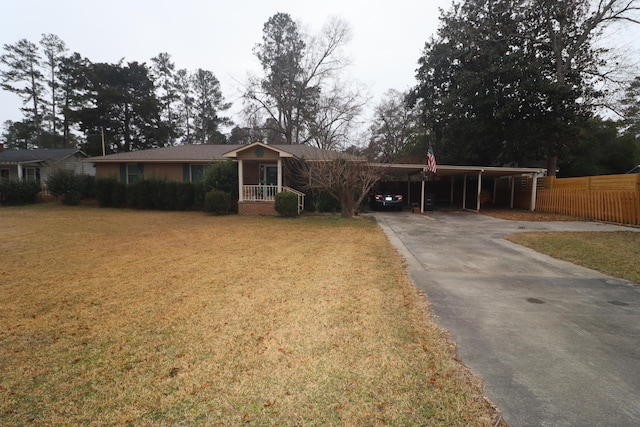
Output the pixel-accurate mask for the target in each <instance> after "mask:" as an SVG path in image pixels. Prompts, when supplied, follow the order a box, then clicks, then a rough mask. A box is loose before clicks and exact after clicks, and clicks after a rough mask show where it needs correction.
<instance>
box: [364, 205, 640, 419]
mask: <svg viewBox="0 0 640 427" xmlns="http://www.w3.org/2000/svg"><path fill="white" fill-rule="evenodd" d="M373 215H374V216H375V218H376V219H377V221H378V223H379V224H380V226H381V227H382V229H383V230H384V231H385V233H386V234H387V236H388V237H389V240H390V241H391V242H392V243H393V244H394V245H395V246H396V247H397V248H398V250H399V251H400V252H401V253H402V254H403V255H404V256H405V258H406V260H407V264H408V271H409V274H410V276H411V278H412V279H413V281H414V283H415V286H416V287H418V288H419V289H421V290H423V291H424V292H425V293H426V295H427V298H428V300H429V301H430V302H431V303H432V306H431V310H432V312H433V313H434V314H435V317H436V320H437V321H438V322H439V324H440V326H442V327H443V328H445V329H446V330H448V331H449V333H450V335H451V338H452V339H453V341H455V343H456V344H457V348H458V354H459V356H460V358H461V359H462V361H463V362H464V363H465V364H466V365H467V366H468V367H469V368H470V369H471V370H472V371H473V372H474V373H475V374H476V375H477V376H479V377H481V378H482V379H483V380H484V381H485V394H486V396H487V397H488V398H489V399H491V400H492V401H493V402H494V404H495V405H496V406H497V407H498V409H499V410H500V411H501V414H502V416H503V418H504V419H505V420H506V421H507V422H508V423H510V424H511V425H512V426H514V427H519V426H554V427H558V426H638V425H640V286H638V285H635V284H632V283H629V282H626V281H624V280H620V279H615V278H612V277H608V276H605V275H603V274H600V273H598V272H595V271H593V270H589V269H587V268H583V267H578V266H575V265H573V264H571V263H568V262H564V261H558V260H555V259H553V258H550V257H548V256H545V255H541V254H538V253H536V252H534V251H532V250H530V249H526V248H524V247H520V246H518V245H515V244H513V243H510V242H507V241H506V240H503V239H502V237H503V236H505V235H507V234H510V233H516V232H526V231H534V230H535V231H543V230H549V231H563V230H566V231H592V230H596V231H614V230H630V231H640V230H639V229H636V228H626V227H619V226H614V225H606V224H600V223H595V222H552V223H535V222H517V221H506V220H500V219H495V218H491V217H488V216H484V215H478V214H475V213H470V212H437V211H436V212H433V213H430V214H428V215H416V214H411V213H408V212H402V213H401V212H389V213H374V214H373Z"/></svg>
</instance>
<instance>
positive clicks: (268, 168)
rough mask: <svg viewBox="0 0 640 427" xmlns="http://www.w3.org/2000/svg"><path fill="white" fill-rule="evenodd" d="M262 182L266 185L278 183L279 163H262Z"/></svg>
mask: <svg viewBox="0 0 640 427" xmlns="http://www.w3.org/2000/svg"><path fill="white" fill-rule="evenodd" d="M260 182H261V183H262V184H264V185H278V165H260Z"/></svg>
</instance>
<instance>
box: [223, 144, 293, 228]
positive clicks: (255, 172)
mask: <svg viewBox="0 0 640 427" xmlns="http://www.w3.org/2000/svg"><path fill="white" fill-rule="evenodd" d="M225 157H227V158H232V159H236V160H237V162H238V213H240V214H253V215H255V214H259V215H276V214H277V212H276V210H275V199H276V194H278V193H281V192H283V191H287V192H291V193H294V194H295V195H296V196H297V198H298V213H301V212H302V211H303V210H304V197H305V194H304V193H302V192H300V191H297V190H295V189H293V188H291V187H289V186H287V184H290V182H289V181H290V180H289V179H287V177H286V176H285V174H284V171H283V169H284V168H283V164H284V162H285V161H287V159H289V158H293V156H292V155H291V154H290V153H287V152H285V151H282V150H279V149H277V148H275V147H270V146H268V145H266V144H262V143H259V142H257V143H253V144H250V145H248V146H245V147H242V148H239V149H237V150H234V151H231V152H229V153H226V154H225Z"/></svg>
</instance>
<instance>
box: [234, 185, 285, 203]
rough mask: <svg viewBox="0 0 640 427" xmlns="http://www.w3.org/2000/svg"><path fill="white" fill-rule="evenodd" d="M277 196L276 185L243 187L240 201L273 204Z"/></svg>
mask: <svg viewBox="0 0 640 427" xmlns="http://www.w3.org/2000/svg"><path fill="white" fill-rule="evenodd" d="M276 194H278V186H277V185H243V186H242V199H243V200H247V201H270V202H273V201H274V200H275V199H276Z"/></svg>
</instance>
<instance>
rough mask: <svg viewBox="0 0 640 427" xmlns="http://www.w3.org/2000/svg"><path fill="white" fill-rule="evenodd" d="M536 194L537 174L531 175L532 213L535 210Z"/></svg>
mask: <svg viewBox="0 0 640 427" xmlns="http://www.w3.org/2000/svg"><path fill="white" fill-rule="evenodd" d="M537 194H538V172H535V173H534V174H533V182H532V183H531V207H530V210H531V211H532V212H533V211H535V210H536V196H537Z"/></svg>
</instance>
